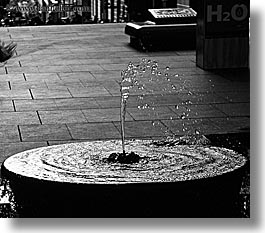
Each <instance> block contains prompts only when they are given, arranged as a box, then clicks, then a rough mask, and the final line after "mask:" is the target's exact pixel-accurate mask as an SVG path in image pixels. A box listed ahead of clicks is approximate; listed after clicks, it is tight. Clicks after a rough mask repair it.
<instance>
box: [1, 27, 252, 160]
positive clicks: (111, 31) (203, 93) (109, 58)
mask: <svg viewBox="0 0 265 233" xmlns="http://www.w3.org/2000/svg"><path fill="white" fill-rule="evenodd" d="M124 27H125V25H124V24H100V25H64V26H42V27H12V28H7V27H6V28H4V27H1V28H0V38H1V39H3V40H4V41H6V42H8V41H15V42H16V43H17V44H18V48H17V53H16V56H15V57H14V58H12V59H11V60H10V61H8V62H7V63H6V64H1V66H0V163H2V161H3V160H4V159H5V158H7V157H8V156H10V155H12V154H14V153H17V152H19V151H23V150H27V149H30V148H35V147H40V146H47V145H54V144H60V143H66V142H74V141H79V140H98V139H101V140H102V139H103V140H104V139H113V138H120V123H119V111H120V110H119V106H120V103H119V101H120V96H119V85H118V81H119V80H120V73H121V70H123V69H125V68H126V66H127V64H128V63H129V62H130V61H132V62H139V61H140V60H141V59H142V58H146V59H148V60H149V59H150V60H156V61H157V62H158V64H159V67H167V66H168V67H169V68H170V71H169V72H171V74H174V75H175V77H178V78H175V79H172V80H171V81H170V84H174V86H175V87H176V91H174V92H173V93H172V91H161V86H160V84H159V83H157V85H156V86H155V84H154V85H153V87H152V88H153V89H154V90H155V91H154V92H152V93H151V94H150V93H144V94H145V95H144V96H145V97H144V99H143V100H139V93H132V96H131V97H130V98H129V102H128V114H127V123H126V135H127V137H129V138H157V137H163V136H164V135H165V132H169V131H171V132H173V133H175V134H177V135H183V134H184V133H185V132H184V131H183V128H184V127H185V129H186V131H189V132H191V131H194V130H195V129H197V130H199V131H200V132H201V133H203V134H218V133H238V132H246V131H247V132H249V126H250V106H249V104H250V78H249V72H248V71H242V70H233V71H231V70H229V71H215V72H210V71H204V70H202V69H200V68H198V67H196V63H195V51H194V50H192V51H149V52H142V51H138V50H136V49H134V48H132V47H130V46H129V44H128V42H129V38H128V36H127V35H125V34H124ZM141 94H143V93H141ZM145 104H148V106H149V107H148V108H144V106H145ZM138 106H139V107H138ZM146 106H147V105H146Z"/></svg>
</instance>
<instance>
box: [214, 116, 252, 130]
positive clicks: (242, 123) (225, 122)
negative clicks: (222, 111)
mask: <svg viewBox="0 0 265 233" xmlns="http://www.w3.org/2000/svg"><path fill="white" fill-rule="evenodd" d="M210 121H211V122H213V123H214V125H215V126H216V127H217V128H218V129H217V132H218V133H229V132H233V133H235V132H236V133H239V132H244V131H246V132H249V130H250V118H248V117H227V118H212V119H210Z"/></svg>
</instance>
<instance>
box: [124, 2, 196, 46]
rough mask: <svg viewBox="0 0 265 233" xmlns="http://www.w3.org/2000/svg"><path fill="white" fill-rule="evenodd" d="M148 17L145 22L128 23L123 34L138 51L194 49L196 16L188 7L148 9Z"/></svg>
mask: <svg viewBox="0 0 265 233" xmlns="http://www.w3.org/2000/svg"><path fill="white" fill-rule="evenodd" d="M148 11H149V13H150V17H149V19H150V20H148V21H145V22H130V23H127V25H126V27H125V34H127V35H129V36H130V44H131V45H132V46H135V47H138V48H140V49H154V48H158V47H161V46H162V47H163V48H166V47H171V46H174V47H178V48H187V47H190V48H195V43H196V42H195V40H196V21H197V20H196V15H197V13H196V12H195V11H194V10H193V9H191V8H188V7H179V8H167V9H149V10H148Z"/></svg>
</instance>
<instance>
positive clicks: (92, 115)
mask: <svg viewBox="0 0 265 233" xmlns="http://www.w3.org/2000/svg"><path fill="white" fill-rule="evenodd" d="M82 112H83V113H84V115H85V117H86V119H87V121H88V122H111V121H120V108H104V109H86V110H82ZM126 120H128V121H132V120H133V118H132V117H131V116H130V115H128V114H127V115H126Z"/></svg>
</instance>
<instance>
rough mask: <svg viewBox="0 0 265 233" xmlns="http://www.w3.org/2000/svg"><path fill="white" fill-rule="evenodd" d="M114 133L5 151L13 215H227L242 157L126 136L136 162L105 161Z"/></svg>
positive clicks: (113, 143)
mask: <svg viewBox="0 0 265 233" xmlns="http://www.w3.org/2000/svg"><path fill="white" fill-rule="evenodd" d="M120 147H121V142H120V140H111V141H93V142H81V143H70V144H63V145H56V146H49V147H43V148H37V149H33V150H29V151H24V152H21V153H18V154H16V155H13V156H11V157H9V158H8V159H6V160H5V161H4V163H3V165H2V175H3V177H4V178H5V179H6V180H8V181H9V185H10V187H11V189H12V192H13V193H14V198H15V201H16V203H17V204H18V212H19V214H20V215H21V216H24V217H27V216H36V217H229V216H231V217H233V216H235V215H236V207H235V203H236V200H237V195H238V193H239V190H240V185H241V175H242V170H243V169H244V166H245V164H246V159H245V158H244V157H243V156H241V155H240V154H238V153H236V152H234V151H232V150H229V149H225V148H219V147H211V146H207V147H206V146H191V145H189V146H185V145H179V146H178V145H176V146H172V147H171V146H157V145H156V144H155V143H154V142H153V141H151V140H130V141H129V140H128V141H127V143H126V147H127V151H134V152H135V153H136V154H138V155H140V159H139V161H138V162H136V163H131V164H126V163H125V164H123V163H119V162H109V161H108V156H109V155H110V154H112V153H113V152H117V150H118V148H120Z"/></svg>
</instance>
